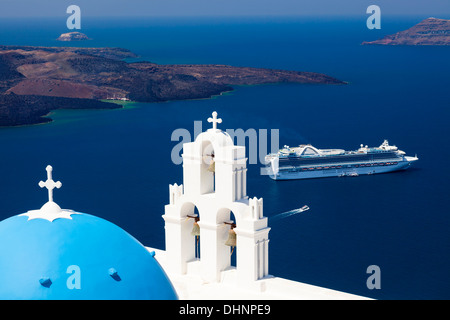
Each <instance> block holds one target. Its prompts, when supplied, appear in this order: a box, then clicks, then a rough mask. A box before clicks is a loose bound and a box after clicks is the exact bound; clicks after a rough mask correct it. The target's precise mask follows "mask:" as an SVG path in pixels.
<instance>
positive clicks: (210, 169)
mask: <svg viewBox="0 0 450 320" xmlns="http://www.w3.org/2000/svg"><path fill="white" fill-rule="evenodd" d="M208 171H209V172H216V163H215V162H214V160H212V161H211V163H210V164H209V167H208Z"/></svg>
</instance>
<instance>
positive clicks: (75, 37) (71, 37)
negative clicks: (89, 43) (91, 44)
mask: <svg viewBox="0 0 450 320" xmlns="http://www.w3.org/2000/svg"><path fill="white" fill-rule="evenodd" d="M56 40H58V41H81V40H90V39H89V38H88V36H87V35H85V34H84V33H81V32H68V33H63V34H61V35H60V36H59V37H58V39H56Z"/></svg>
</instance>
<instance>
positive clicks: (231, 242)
mask: <svg viewBox="0 0 450 320" xmlns="http://www.w3.org/2000/svg"><path fill="white" fill-rule="evenodd" d="M225 245H226V246H229V247H236V232H234V230H233V229H230V230H228V239H227V241H225Z"/></svg>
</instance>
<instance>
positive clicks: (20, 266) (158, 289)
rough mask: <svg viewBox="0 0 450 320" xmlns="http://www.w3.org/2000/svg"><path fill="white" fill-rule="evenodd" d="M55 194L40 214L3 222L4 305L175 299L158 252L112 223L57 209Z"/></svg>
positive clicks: (0, 295) (0, 283) (0, 276)
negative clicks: (32, 301)
mask: <svg viewBox="0 0 450 320" xmlns="http://www.w3.org/2000/svg"><path fill="white" fill-rule="evenodd" d="M48 181H50V182H52V183H53V184H54V185H56V184H55V183H54V182H53V181H52V180H51V176H50V179H49V180H47V182H48ZM47 182H46V183H47ZM56 187H57V186H56ZM51 189H53V188H49V197H50V201H49V202H47V203H46V204H45V205H44V206H43V207H42V208H41V209H40V210H33V211H28V212H27V213H24V214H21V215H16V216H13V217H10V218H8V219H5V220H3V221H2V222H0V299H52V300H59V299H64V300H69V299H85V300H87V299H96V300H106V299H108V300H109V299H124V300H125V299H127V300H128V299H133V300H134V299H152V300H169V299H177V295H176V292H175V290H174V288H173V286H172V284H171V282H170V280H169V279H168V277H167V275H166V274H165V272H164V270H163V269H162V267H161V266H160V265H159V263H158V262H157V261H156V259H155V258H154V252H149V251H148V250H147V249H146V248H145V247H144V246H143V245H142V244H141V243H140V242H139V241H138V240H136V239H135V238H134V237H132V236H131V235H130V234H129V233H127V232H126V231H124V230H123V229H121V228H120V227H118V226H117V225H115V224H113V223H111V222H108V221H106V220H104V219H102V218H99V217H95V216H93V215H89V214H85V213H78V212H74V211H72V210H63V209H61V208H59V206H58V205H57V204H56V203H54V202H53V199H52V196H51V192H50V191H51Z"/></svg>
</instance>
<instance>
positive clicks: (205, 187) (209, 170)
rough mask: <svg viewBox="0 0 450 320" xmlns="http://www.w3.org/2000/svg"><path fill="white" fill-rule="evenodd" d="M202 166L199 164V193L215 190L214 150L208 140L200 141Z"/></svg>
mask: <svg viewBox="0 0 450 320" xmlns="http://www.w3.org/2000/svg"><path fill="white" fill-rule="evenodd" d="M201 157H202V166H201V174H200V176H201V177H200V178H201V193H202V194H205V193H213V192H215V181H214V180H215V172H216V162H215V152H214V147H213V145H212V143H211V141H209V140H205V141H203V142H202V155H201Z"/></svg>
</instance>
